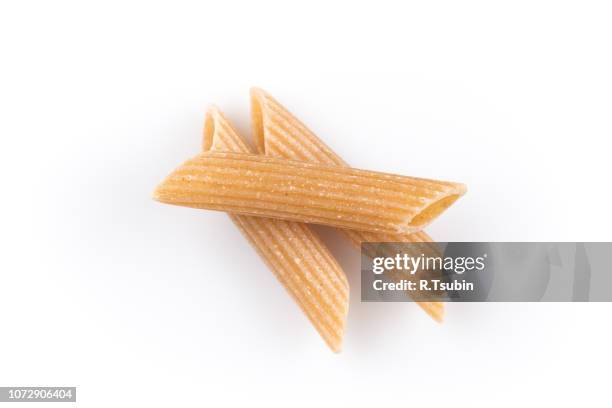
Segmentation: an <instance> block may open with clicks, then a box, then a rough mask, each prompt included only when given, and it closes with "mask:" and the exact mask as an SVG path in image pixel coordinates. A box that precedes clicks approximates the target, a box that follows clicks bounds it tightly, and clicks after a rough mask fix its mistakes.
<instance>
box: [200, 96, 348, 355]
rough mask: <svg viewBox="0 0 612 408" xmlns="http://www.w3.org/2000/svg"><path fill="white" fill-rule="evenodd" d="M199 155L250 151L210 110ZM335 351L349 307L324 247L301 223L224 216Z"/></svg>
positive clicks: (337, 269)
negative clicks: (243, 237)
mask: <svg viewBox="0 0 612 408" xmlns="http://www.w3.org/2000/svg"><path fill="white" fill-rule="evenodd" d="M203 150H204V151H211V152H238V153H249V152H251V149H250V147H249V146H247V145H246V144H245V142H244V140H243V139H242V138H241V137H240V136H239V135H238V133H237V132H236V131H235V130H234V129H233V128H232V126H231V125H230V123H229V121H228V120H227V119H226V118H225V117H224V116H223V114H222V113H221V112H220V111H219V110H218V109H216V108H214V107H213V108H211V109H210V110H209V111H208V113H207V116H206V122H205V125H204V144H203ZM229 216H230V218H231V219H232V221H233V222H234V224H236V226H237V227H238V228H239V229H240V231H241V232H242V234H243V235H244V236H245V237H246V238H247V240H248V241H249V242H250V243H251V245H252V246H253V247H254V248H255V250H256V251H257V253H258V254H259V255H260V256H261V258H262V259H263V260H264V262H265V263H266V264H267V265H268V267H269V268H270V269H271V270H272V272H273V273H274V275H275V276H276V277H277V278H278V280H279V281H280V282H281V284H282V285H283V286H284V287H285V288H286V289H287V291H288V292H289V294H290V295H291V297H292V298H293V299H294V300H295V302H296V303H297V304H298V306H299V307H300V308H301V309H302V311H303V312H304V314H305V315H306V316H307V317H308V319H309V320H310V322H311V323H312V325H313V326H314V327H315V328H316V330H317V331H318V332H319V334H320V335H321V337H322V338H323V340H325V342H326V343H327V344H328V346H329V347H330V348H331V349H332V350H333V351H335V352H338V351H340V349H341V347H342V338H343V335H344V329H345V324H346V316H347V313H348V307H349V286H348V281H347V279H346V276H345V274H344V272H343V271H342V269H341V268H340V266H339V265H338V263H337V262H336V260H335V259H334V257H333V256H332V254H331V253H330V252H329V250H328V249H327V247H326V246H325V244H323V242H322V241H321V240H320V238H319V237H317V236H316V235H315V234H313V232H312V231H311V230H310V228H309V227H308V226H306V225H304V224H302V223H296V222H289V221H283V220H277V219H270V218H261V217H251V216H245V215H235V214H230V215H229Z"/></svg>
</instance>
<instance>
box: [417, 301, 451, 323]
mask: <svg viewBox="0 0 612 408" xmlns="http://www.w3.org/2000/svg"><path fill="white" fill-rule="evenodd" d="M417 304H418V305H419V306H420V307H421V309H423V310H424V311H425V313H427V314H428V315H429V316H430V317H431V318H432V319H434V320H435V321H436V322H438V323H442V322H443V321H444V315H445V307H444V303H443V302H417Z"/></svg>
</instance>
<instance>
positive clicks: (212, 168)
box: [155, 152, 465, 232]
mask: <svg viewBox="0 0 612 408" xmlns="http://www.w3.org/2000/svg"><path fill="white" fill-rule="evenodd" d="M464 192H465V187H464V186H463V184H459V183H452V182H445V181H437V180H428V179H421V178H414V177H407V176H397V175H392V174H386V173H379V172H374V171H369V170H358V169H353V168H350V167H338V166H325V165H320V164H312V163H306V162H301V161H293V160H287V159H280V158H276V157H268V156H259V155H254V154H245V153H229V152H203V153H200V154H199V155H198V156H196V157H194V158H193V159H191V160H188V161H187V162H185V163H184V164H183V165H181V166H180V167H179V168H178V169H176V170H175V171H174V172H173V173H172V174H170V176H168V178H166V180H165V181H164V182H163V183H162V184H161V185H160V186H159V187H158V188H157V190H156V192H155V197H156V198H157V200H159V201H161V202H164V203H168V204H175V205H182V206H186V207H194V208H203V209H209V210H218V211H225V212H232V213H236V214H244V215H255V216H261V217H268V218H279V219H286V220H291V221H298V222H305V223H315V224H324V225H330V226H335V227H342V228H348V229H359V230H365V231H373V232H413V231H416V230H420V229H421V228H422V227H424V226H425V225H427V224H428V223H429V222H430V221H431V220H432V219H434V218H435V217H437V216H438V215H439V214H440V213H441V212H442V211H444V210H445V209H446V208H448V207H449V206H450V205H451V204H452V203H453V202H454V201H455V200H457V198H459V197H460V196H461V195H463V193H464Z"/></svg>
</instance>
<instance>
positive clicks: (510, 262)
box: [361, 242, 612, 302]
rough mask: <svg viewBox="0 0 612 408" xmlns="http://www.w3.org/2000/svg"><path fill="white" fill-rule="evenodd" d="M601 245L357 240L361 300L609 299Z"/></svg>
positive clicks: (611, 285)
mask: <svg viewBox="0 0 612 408" xmlns="http://www.w3.org/2000/svg"><path fill="white" fill-rule="evenodd" d="M611 253H612V243H609V242H574V243H571V242H445V243H440V242H437V243H405V242H404V243H393V242H374V243H363V244H362V246H361V300H362V301H365V302H408V301H450V302H609V301H612V263H611V262H610V254H611Z"/></svg>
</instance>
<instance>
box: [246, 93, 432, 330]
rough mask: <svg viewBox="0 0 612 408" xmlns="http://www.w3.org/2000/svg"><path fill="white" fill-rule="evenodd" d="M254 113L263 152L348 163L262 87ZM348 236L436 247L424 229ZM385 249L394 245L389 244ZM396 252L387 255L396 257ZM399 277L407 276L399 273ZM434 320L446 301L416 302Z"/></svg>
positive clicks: (417, 249) (253, 100) (253, 99)
mask: <svg viewBox="0 0 612 408" xmlns="http://www.w3.org/2000/svg"><path fill="white" fill-rule="evenodd" d="M251 113H252V125H253V134H254V136H255V144H256V146H257V149H258V151H259V152H260V153H263V154H265V155H268V156H275V157H283V158H287V159H292V160H302V161H307V162H311V163H320V164H326V165H333V166H341V167H347V166H348V164H347V163H346V162H345V161H344V160H342V158H340V156H338V155H337V154H336V153H335V152H334V151H333V150H332V149H331V148H329V147H328V146H327V145H326V144H325V143H324V142H323V141H322V140H321V139H320V138H319V137H317V136H316V135H315V134H314V133H313V132H312V131H311V130H310V129H308V128H307V127H306V126H305V125H304V124H303V123H302V122H301V121H299V120H298V119H297V118H296V117H295V116H293V115H292V114H291V113H290V112H289V111H288V110H287V109H286V108H285V107H284V106H283V105H281V104H280V103H279V102H277V101H276V100H275V99H274V98H273V97H272V96H270V95H269V94H268V93H266V92H265V91H263V90H261V89H257V88H254V89H252V90H251ZM343 232H344V234H345V235H346V236H347V237H348V239H349V240H350V241H351V242H352V243H353V244H354V245H355V246H357V247H360V246H361V243H362V242H408V243H422V245H423V248H420V247H418V246H416V247H414V246H410V248H411V249H412V248H414V249H415V254H412V255H416V256H418V255H420V253H432V252H436V251H437V246H435V245H434V244H433V240H432V239H431V237H430V236H429V235H428V234H427V233H426V232H425V231H418V232H415V233H380V232H368V231H359V230H348V229H345V230H343ZM385 248H391V247H389V246H386V247H385ZM394 255H395V253H390V254H387V256H394ZM396 277H397V279H398V280H399V279H403V278H405V276H402V275H401V274H399V273H398V274H397V275H396ZM417 303H418V304H419V306H421V308H423V309H424V310H425V311H426V312H427V313H428V314H429V315H430V316H431V317H432V318H433V319H435V320H436V321H442V319H443V317H444V303H442V302H417Z"/></svg>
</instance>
